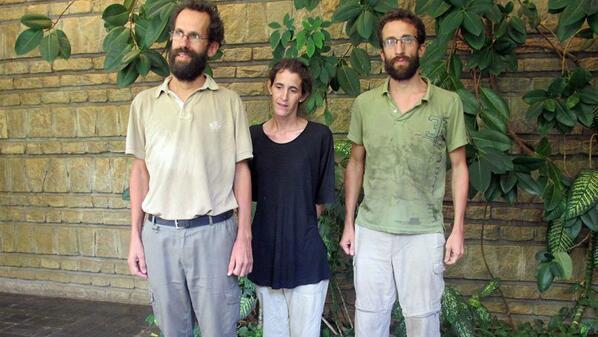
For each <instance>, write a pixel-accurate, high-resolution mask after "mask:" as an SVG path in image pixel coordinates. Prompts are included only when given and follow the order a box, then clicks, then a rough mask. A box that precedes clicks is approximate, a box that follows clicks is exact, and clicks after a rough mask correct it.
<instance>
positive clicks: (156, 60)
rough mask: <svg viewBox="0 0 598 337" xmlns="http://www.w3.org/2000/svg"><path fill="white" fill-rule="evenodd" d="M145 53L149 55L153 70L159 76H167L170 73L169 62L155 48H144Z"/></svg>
mask: <svg viewBox="0 0 598 337" xmlns="http://www.w3.org/2000/svg"><path fill="white" fill-rule="evenodd" d="M143 55H145V56H147V57H148V58H149V59H150V63H151V71H153V72H154V73H156V74H157V75H159V76H162V77H166V76H168V75H169V74H170V69H169V68H168V63H167V62H166V60H165V59H164V57H162V55H160V54H159V53H158V52H157V51H155V50H144V51H143Z"/></svg>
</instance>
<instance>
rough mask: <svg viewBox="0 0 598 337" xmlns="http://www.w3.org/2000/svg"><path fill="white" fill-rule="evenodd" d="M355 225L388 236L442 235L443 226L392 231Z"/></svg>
mask: <svg viewBox="0 0 598 337" xmlns="http://www.w3.org/2000/svg"><path fill="white" fill-rule="evenodd" d="M356 225H357V226H361V227H363V228H367V229H371V230H374V231H378V232H384V233H389V234H396V235H403V234H404V235H410V234H433V233H444V224H443V223H439V224H434V225H433V226H426V227H429V228H427V229H424V228H417V229H414V230H405V229H404V228H397V229H394V228H388V227H382V226H373V225H369V224H362V223H357V224H356Z"/></svg>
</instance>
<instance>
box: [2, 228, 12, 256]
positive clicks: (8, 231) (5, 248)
mask: <svg viewBox="0 0 598 337" xmlns="http://www.w3.org/2000/svg"><path fill="white" fill-rule="evenodd" d="M0 251H1V252H14V251H15V226H14V225H12V224H0ZM2 255H3V254H2Z"/></svg>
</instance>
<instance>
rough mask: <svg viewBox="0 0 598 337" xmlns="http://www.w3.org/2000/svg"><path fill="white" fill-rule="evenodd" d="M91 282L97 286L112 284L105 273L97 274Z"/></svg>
mask: <svg viewBox="0 0 598 337" xmlns="http://www.w3.org/2000/svg"><path fill="white" fill-rule="evenodd" d="M91 284H93V285H94V286H96V287H108V286H110V278H109V277H108V276H105V275H96V276H94V277H93V278H92V279H91Z"/></svg>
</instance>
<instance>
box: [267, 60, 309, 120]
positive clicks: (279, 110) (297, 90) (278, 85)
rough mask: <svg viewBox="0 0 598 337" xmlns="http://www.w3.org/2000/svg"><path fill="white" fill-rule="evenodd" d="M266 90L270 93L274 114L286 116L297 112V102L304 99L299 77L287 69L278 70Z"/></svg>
mask: <svg viewBox="0 0 598 337" xmlns="http://www.w3.org/2000/svg"><path fill="white" fill-rule="evenodd" d="M268 91H270V94H271V95H272V106H273V108H274V109H273V110H274V112H273V113H274V114H275V115H277V116H280V117H287V116H292V115H296V114H297V108H298V107H299V102H302V101H303V99H304V97H303V93H302V92H301V77H299V75H298V74H296V73H293V72H290V71H289V70H287V69H283V70H281V71H279V72H278V73H277V74H276V77H275V78H274V82H273V83H270V86H269V87H268Z"/></svg>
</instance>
